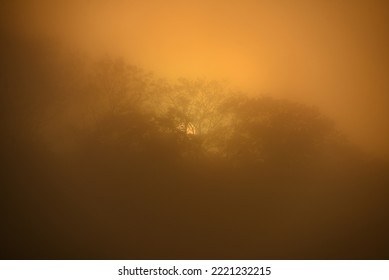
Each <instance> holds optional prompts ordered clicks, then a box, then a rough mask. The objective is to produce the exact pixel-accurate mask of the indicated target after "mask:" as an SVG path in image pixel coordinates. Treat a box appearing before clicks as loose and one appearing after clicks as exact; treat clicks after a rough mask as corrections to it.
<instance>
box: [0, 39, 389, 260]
mask: <svg viewBox="0 0 389 280" xmlns="http://www.w3.org/2000/svg"><path fill="white" fill-rule="evenodd" d="M3 37H4V38H3V46H2V50H1V57H2V58H1V61H2V63H1V103H0V104H1V107H2V108H1V112H2V117H1V131H2V139H1V150H2V151H1V153H2V168H1V170H2V176H1V177H2V181H3V182H2V184H1V185H2V194H1V200H2V203H1V205H2V210H1V212H2V234H1V235H2V241H1V243H2V246H1V247H2V249H1V250H0V251H1V253H0V256H1V258H3V259H4V258H5V259H214V258H215V259H370V258H372V259H382V258H388V257H389V255H388V252H389V250H388V249H389V247H388V242H387V237H388V235H389V227H388V224H387V221H388V218H389V216H388V215H389V211H388V210H389V209H388V205H387V197H389V196H388V188H387V186H388V185H389V184H388V183H389V182H388V181H389V180H388V179H389V177H388V172H387V171H388V169H387V164H386V163H385V162H383V161H382V160H378V159H374V158H373V157H371V156H369V155H367V154H366V153H364V152H362V151H360V150H359V149H358V148H357V147H355V146H353V145H351V144H350V143H349V142H348V141H347V138H346V137H345V136H344V135H342V132H341V131H339V130H338V129H337V127H336V124H335V123H334V122H333V121H332V120H331V119H329V118H328V117H326V116H325V115H324V114H322V113H321V112H320V110H319V109H317V108H314V107H312V106H309V105H306V104H301V103H298V102H294V101H293V100H285V99H277V98H272V97H269V96H265V95H264V96H250V95H247V94H245V93H243V92H237V91H235V90H233V89H231V88H229V87H228V86H227V85H225V84H223V83H221V82H217V81H210V80H207V79H197V80H191V79H184V78H183V79H179V80H177V81H167V80H163V79H159V78H158V77H156V76H155V75H153V74H151V73H148V72H147V71H145V70H143V69H142V68H139V67H137V66H134V65H132V64H129V63H127V62H126V61H125V60H124V59H119V58H113V57H109V56H106V57H103V58H100V59H92V58H88V57H87V56H86V55H83V54H78V53H69V52H67V51H65V50H61V48H60V47H59V46H57V45H55V44H50V43H48V42H42V41H39V40H38V41H34V40H29V39H25V38H23V37H18V36H15V35H13V34H8V36H3Z"/></svg>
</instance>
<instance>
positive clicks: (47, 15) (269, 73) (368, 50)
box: [9, 0, 389, 154]
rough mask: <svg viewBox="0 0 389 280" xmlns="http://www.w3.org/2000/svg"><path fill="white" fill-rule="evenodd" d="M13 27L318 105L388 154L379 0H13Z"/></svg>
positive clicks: (387, 46) (160, 70) (384, 17)
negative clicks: (16, 0) (14, 0)
mask: <svg viewBox="0 0 389 280" xmlns="http://www.w3.org/2000/svg"><path fill="white" fill-rule="evenodd" d="M19 2H20V3H22V4H14V6H13V7H9V8H10V12H12V13H10V14H12V15H14V16H15V19H17V20H14V21H13V23H12V24H13V25H15V26H17V27H18V28H20V29H27V30H29V31H33V32H35V33H39V34H46V35H48V36H51V37H55V38H57V39H58V40H60V41H63V42H64V43H66V44H69V45H71V46H72V47H76V48H79V49H83V50H86V51H88V52H93V53H101V52H109V53H114V54H118V55H122V56H125V57H126V58H128V59H129V60H131V61H133V62H134V63H136V64H139V65H141V66H143V67H144V68H146V69H149V70H152V71H154V72H155V73H156V74H157V75H160V76H166V77H169V78H174V77H179V76H185V77H197V76H200V77H209V78H217V79H221V78H227V79H228V80H230V81H231V83H232V84H236V85H238V86H239V87H242V88H245V89H249V90H250V91H252V92H260V93H267V94H271V95H276V96H282V97H288V98H292V99H296V100H300V101H304V102H306V103H309V104H314V105H317V106H319V107H321V108H322V109H323V110H324V111H325V112H326V113H327V114H329V115H330V116H332V117H334V118H335V119H336V120H337V121H338V123H339V126H340V127H341V128H342V129H343V130H344V131H346V132H347V133H348V134H349V135H350V136H351V137H352V139H354V140H355V141H356V142H357V143H359V144H361V145H363V146H364V147H366V148H368V149H370V150H374V151H377V152H378V153H386V154H389V125H388V122H387V120H388V119H389V113H388V111H387V104H388V103H389V102H388V101H389V97H388V95H387V93H388V91H389V82H388V80H387V77H388V74H389V71H388V66H389V56H388V50H389V41H388V40H389V39H388V38H389V36H388V35H389V34H388V27H389V17H388V13H389V12H388V5H387V4H385V2H386V1H367V0H366V1H297V0H295V1H282V0H274V1H261V0H239V1H238V0H235V1H233V0H224V1H223V0H193V1H185V0H147V1H146V0H137V1H119V0H116V1H114V0H113V1H102V0H100V1H98V0H96V1H72V0H69V1H49V0H37V1H19Z"/></svg>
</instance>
